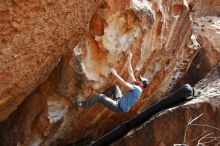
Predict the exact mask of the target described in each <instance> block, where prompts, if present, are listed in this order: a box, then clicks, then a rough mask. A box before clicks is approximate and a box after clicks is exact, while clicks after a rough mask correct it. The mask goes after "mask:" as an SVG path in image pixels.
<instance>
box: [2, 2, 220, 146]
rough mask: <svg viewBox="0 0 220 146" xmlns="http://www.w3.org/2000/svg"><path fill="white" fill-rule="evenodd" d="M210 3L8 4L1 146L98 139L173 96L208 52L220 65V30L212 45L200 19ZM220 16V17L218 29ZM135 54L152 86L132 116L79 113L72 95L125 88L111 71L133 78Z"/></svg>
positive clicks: (138, 71)
mask: <svg viewBox="0 0 220 146" xmlns="http://www.w3.org/2000/svg"><path fill="white" fill-rule="evenodd" d="M205 2H206V1H204V3H203V1H202V2H201V1H190V3H189V4H188V3H186V1H185V0H177V1H173V0H167V1H157V0H152V1H136V0H134V1H130V0H120V1H118V0H108V1H104V2H100V1H86V0H83V1H63V0H61V1H37V2H35V1H30V2H24V1H4V0H3V1H2V2H0V8H1V9H0V10H1V17H0V21H1V22H2V23H1V24H0V26H1V27H0V28H1V30H2V31H1V32H0V33H1V36H0V40H1V41H0V42H1V43H0V48H1V49H0V60H1V61H0V97H1V98H0V109H1V110H0V121H3V120H4V121H3V122H2V123H1V125H0V129H1V133H0V145H3V146H4V145H7V146H14V145H24V146H25V145H42V146H44V145H65V144H67V143H70V142H76V141H78V140H80V139H83V138H86V137H92V138H98V137H99V136H101V135H103V134H104V133H106V132H107V131H109V130H111V129H112V128H114V127H115V126H117V125H118V124H119V123H121V122H123V121H125V120H127V119H129V118H130V117H132V116H134V115H135V114H136V113H138V112H140V111H141V110H143V109H144V108H146V107H147V106H149V105H150V104H151V103H152V102H155V101H157V100H158V99H159V98H161V97H162V96H163V95H165V93H166V92H168V91H170V90H171V89H172V88H173V86H174V85H175V84H176V82H177V81H178V80H179V78H181V77H182V76H183V75H184V74H185V73H186V72H187V70H188V68H189V67H190V65H191V63H192V61H193V58H194V57H195V55H196V54H197V53H198V52H199V50H201V49H204V50H207V49H206V48H212V49H211V50H210V51H206V52H208V53H211V54H212V56H214V57H212V59H213V61H211V60H210V63H209V64H208V65H209V67H210V68H211V67H212V66H213V65H214V64H215V62H217V61H216V60H219V44H218V42H217V41H216V39H215V38H216V37H217V38H218V37H219V33H217V32H218V31H219V30H218V29H219V28H216V29H215V30H212V31H214V32H216V37H213V38H211V40H210V39H205V38H206V37H208V38H210V37H209V35H210V34H209V33H208V30H207V29H206V28H205V30H207V33H206V34H207V36H206V37H205V35H203V34H204V33H203V32H202V23H206V21H202V23H200V19H199V17H200V16H203V17H204V18H205V19H206V18H207V17H206V14H210V15H211V14H212V15H214V14H217V13H218V10H219V9H216V10H215V11H213V12H210V13H208V12H209V9H210V8H207V9H206V7H205ZM213 3H214V2H213ZM213 3H212V4H213ZM199 4H201V5H202V6H204V7H201V10H200V9H198V8H197V5H199ZM215 4H217V6H219V5H218V3H214V4H213V5H215ZM192 11H193V13H192ZM197 18H198V19H197ZM214 18H215V20H214ZM218 18H219V17H218V16H215V17H214V16H213V22H214V23H216V25H217V26H218V24H219V23H218V22H217V21H216V19H217V20H218ZM196 22H198V28H195V27H196V26H197V25H196ZM200 24H201V26H200ZM210 25H211V24H210ZM200 28H201V29H200ZM200 30H201V31H200ZM202 35H203V36H202ZM211 36H212V35H211ZM204 44H205V45H204ZM201 46H202V47H201ZM206 46H207V47H206ZM213 50H214V51H215V52H216V53H213ZM128 51H131V52H132V54H133V59H132V66H133V69H134V71H135V76H136V77H138V76H139V75H142V76H144V77H147V78H149V80H150V86H149V87H148V88H147V89H146V90H145V91H144V92H143V94H142V97H141V99H140V100H139V102H138V103H137V104H135V105H134V106H133V107H132V109H131V110H130V112H128V113H123V114H117V113H113V112H111V111H110V110H108V109H107V108H105V107H104V106H102V105H100V104H97V105H95V106H94V107H92V108H90V109H83V108H78V107H76V105H75V104H74V102H73V98H72V97H73V96H77V95H81V96H83V97H84V99H86V98H87V97H88V96H90V95H92V94H94V93H96V92H103V91H104V90H106V89H107V88H108V87H109V86H111V85H112V84H116V81H115V79H114V78H113V76H112V75H111V74H110V73H109V68H110V67H114V68H116V70H117V71H118V73H119V74H120V75H121V76H122V77H123V78H125V79H127V70H126V64H125V62H126V61H125V60H126V57H127V52H128ZM207 58H208V57H207ZM121 89H122V91H124V89H123V88H121ZM24 99H25V100H24ZM18 106H19V107H18ZM16 109H17V110H16ZM15 110H16V111H15ZM13 111H14V112H13ZM12 112H13V113H12ZM9 115H10V116H9Z"/></svg>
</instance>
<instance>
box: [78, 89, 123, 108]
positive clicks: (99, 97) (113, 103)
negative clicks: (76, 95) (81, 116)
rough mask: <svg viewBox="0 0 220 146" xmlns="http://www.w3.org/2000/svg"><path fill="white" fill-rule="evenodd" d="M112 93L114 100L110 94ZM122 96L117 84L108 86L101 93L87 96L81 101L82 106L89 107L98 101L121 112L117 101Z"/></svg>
mask: <svg viewBox="0 0 220 146" xmlns="http://www.w3.org/2000/svg"><path fill="white" fill-rule="evenodd" d="M111 95H113V97H114V98H115V100H113V99H111V98H110V96H111ZM121 96H122V93H121V90H120V89H119V87H118V86H117V85H113V86H112V87H110V88H108V89H107V90H106V91H105V92H104V93H103V94H95V95H93V96H91V97H89V98H88V99H87V100H84V101H81V104H82V106H83V107H87V108H89V107H91V106H93V105H94V104H95V103H97V102H99V103H101V104H103V105H104V106H106V107H108V108H109V109H110V110H112V111H113V112H122V110H121V108H120V106H119V104H118V101H119V99H120V97H121Z"/></svg>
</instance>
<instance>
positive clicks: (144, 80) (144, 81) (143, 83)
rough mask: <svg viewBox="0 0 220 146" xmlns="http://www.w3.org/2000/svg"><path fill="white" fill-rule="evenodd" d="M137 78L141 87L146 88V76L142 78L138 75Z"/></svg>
mask: <svg viewBox="0 0 220 146" xmlns="http://www.w3.org/2000/svg"><path fill="white" fill-rule="evenodd" d="M139 80H140V81H141V83H142V87H143V88H146V87H147V86H148V84H149V81H148V79H147V78H143V77H141V76H140V77H139Z"/></svg>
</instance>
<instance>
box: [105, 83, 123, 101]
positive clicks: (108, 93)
mask: <svg viewBox="0 0 220 146" xmlns="http://www.w3.org/2000/svg"><path fill="white" fill-rule="evenodd" d="M103 94H104V95H106V96H108V97H110V96H111V95H112V94H113V97H114V99H117V98H120V97H122V93H121V90H120V89H119V87H118V85H113V86H112V87H110V88H108V89H107V90H106V91H105V92H104V93H103Z"/></svg>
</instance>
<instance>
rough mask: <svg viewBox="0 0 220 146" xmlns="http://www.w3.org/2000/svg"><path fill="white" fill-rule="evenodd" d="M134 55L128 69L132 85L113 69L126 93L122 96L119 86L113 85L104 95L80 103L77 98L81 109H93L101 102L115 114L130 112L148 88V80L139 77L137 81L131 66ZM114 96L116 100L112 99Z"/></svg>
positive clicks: (76, 99) (130, 57) (77, 99)
mask: <svg viewBox="0 0 220 146" xmlns="http://www.w3.org/2000/svg"><path fill="white" fill-rule="evenodd" d="M131 59H132V54H131V53H129V54H128V57H127V69H128V75H129V78H130V80H131V83H128V82H126V81H125V80H124V79H122V78H121V77H120V76H119V75H118V73H117V72H116V70H115V69H114V68H111V69H110V71H111V73H112V74H113V75H114V76H115V77H116V79H117V80H118V81H119V82H120V83H121V84H122V85H123V86H124V87H126V92H125V94H124V95H122V93H121V90H120V89H119V87H118V85H113V86H112V87H110V88H109V89H107V90H106V91H105V92H104V93H103V94H95V95H93V96H91V97H90V98H88V99H87V100H84V101H80V97H79V96H77V97H76V98H75V102H76V104H77V105H78V106H81V107H87V108H88V107H91V106H92V105H94V104H95V103H96V102H99V103H101V104H103V105H105V106H106V107H108V108H109V109H110V110H112V111H113V112H128V111H129V109H130V108H131V106H132V105H133V104H134V103H136V102H137V101H138V99H139V97H140V96H141V93H142V90H143V88H146V87H147V86H148V79H146V78H142V77H141V76H140V77H139V79H138V80H136V79H135V77H134V73H133V69H132V66H131ZM111 95H113V97H114V100H113V99H111V98H110V96H111Z"/></svg>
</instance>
